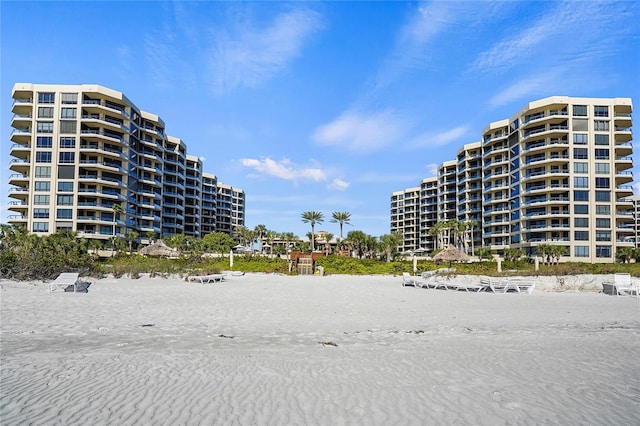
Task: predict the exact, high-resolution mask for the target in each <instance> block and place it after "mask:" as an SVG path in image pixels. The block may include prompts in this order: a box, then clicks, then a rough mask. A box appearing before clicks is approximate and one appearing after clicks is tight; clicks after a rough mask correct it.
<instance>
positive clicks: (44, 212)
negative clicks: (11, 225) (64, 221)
mask: <svg viewBox="0 0 640 426" xmlns="http://www.w3.org/2000/svg"><path fill="white" fill-rule="evenodd" d="M33 218H34V219H49V209H33Z"/></svg>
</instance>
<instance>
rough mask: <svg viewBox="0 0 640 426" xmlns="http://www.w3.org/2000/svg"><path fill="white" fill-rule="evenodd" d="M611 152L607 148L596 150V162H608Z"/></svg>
mask: <svg viewBox="0 0 640 426" xmlns="http://www.w3.org/2000/svg"><path fill="white" fill-rule="evenodd" d="M608 159H609V150H608V149H607V148H596V160H608Z"/></svg>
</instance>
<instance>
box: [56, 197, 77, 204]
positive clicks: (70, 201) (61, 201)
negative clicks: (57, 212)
mask: <svg viewBox="0 0 640 426" xmlns="http://www.w3.org/2000/svg"><path fill="white" fill-rule="evenodd" d="M58 205H59V206H72V205H73V195H58Z"/></svg>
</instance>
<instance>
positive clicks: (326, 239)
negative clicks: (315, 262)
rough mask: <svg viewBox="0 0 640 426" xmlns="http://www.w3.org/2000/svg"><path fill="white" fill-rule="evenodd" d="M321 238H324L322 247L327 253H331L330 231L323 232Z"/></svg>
mask: <svg viewBox="0 0 640 426" xmlns="http://www.w3.org/2000/svg"><path fill="white" fill-rule="evenodd" d="M322 238H324V249H325V253H326V254H327V255H329V254H331V239H332V238H333V234H332V233H330V232H327V233H325V234H324V235H323V236H322Z"/></svg>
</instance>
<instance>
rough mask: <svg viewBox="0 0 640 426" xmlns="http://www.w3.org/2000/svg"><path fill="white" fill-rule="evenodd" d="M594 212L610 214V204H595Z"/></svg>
mask: <svg viewBox="0 0 640 426" xmlns="http://www.w3.org/2000/svg"><path fill="white" fill-rule="evenodd" d="M596 214H599V215H610V214H611V206H608V205H602V204H598V205H596Z"/></svg>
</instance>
